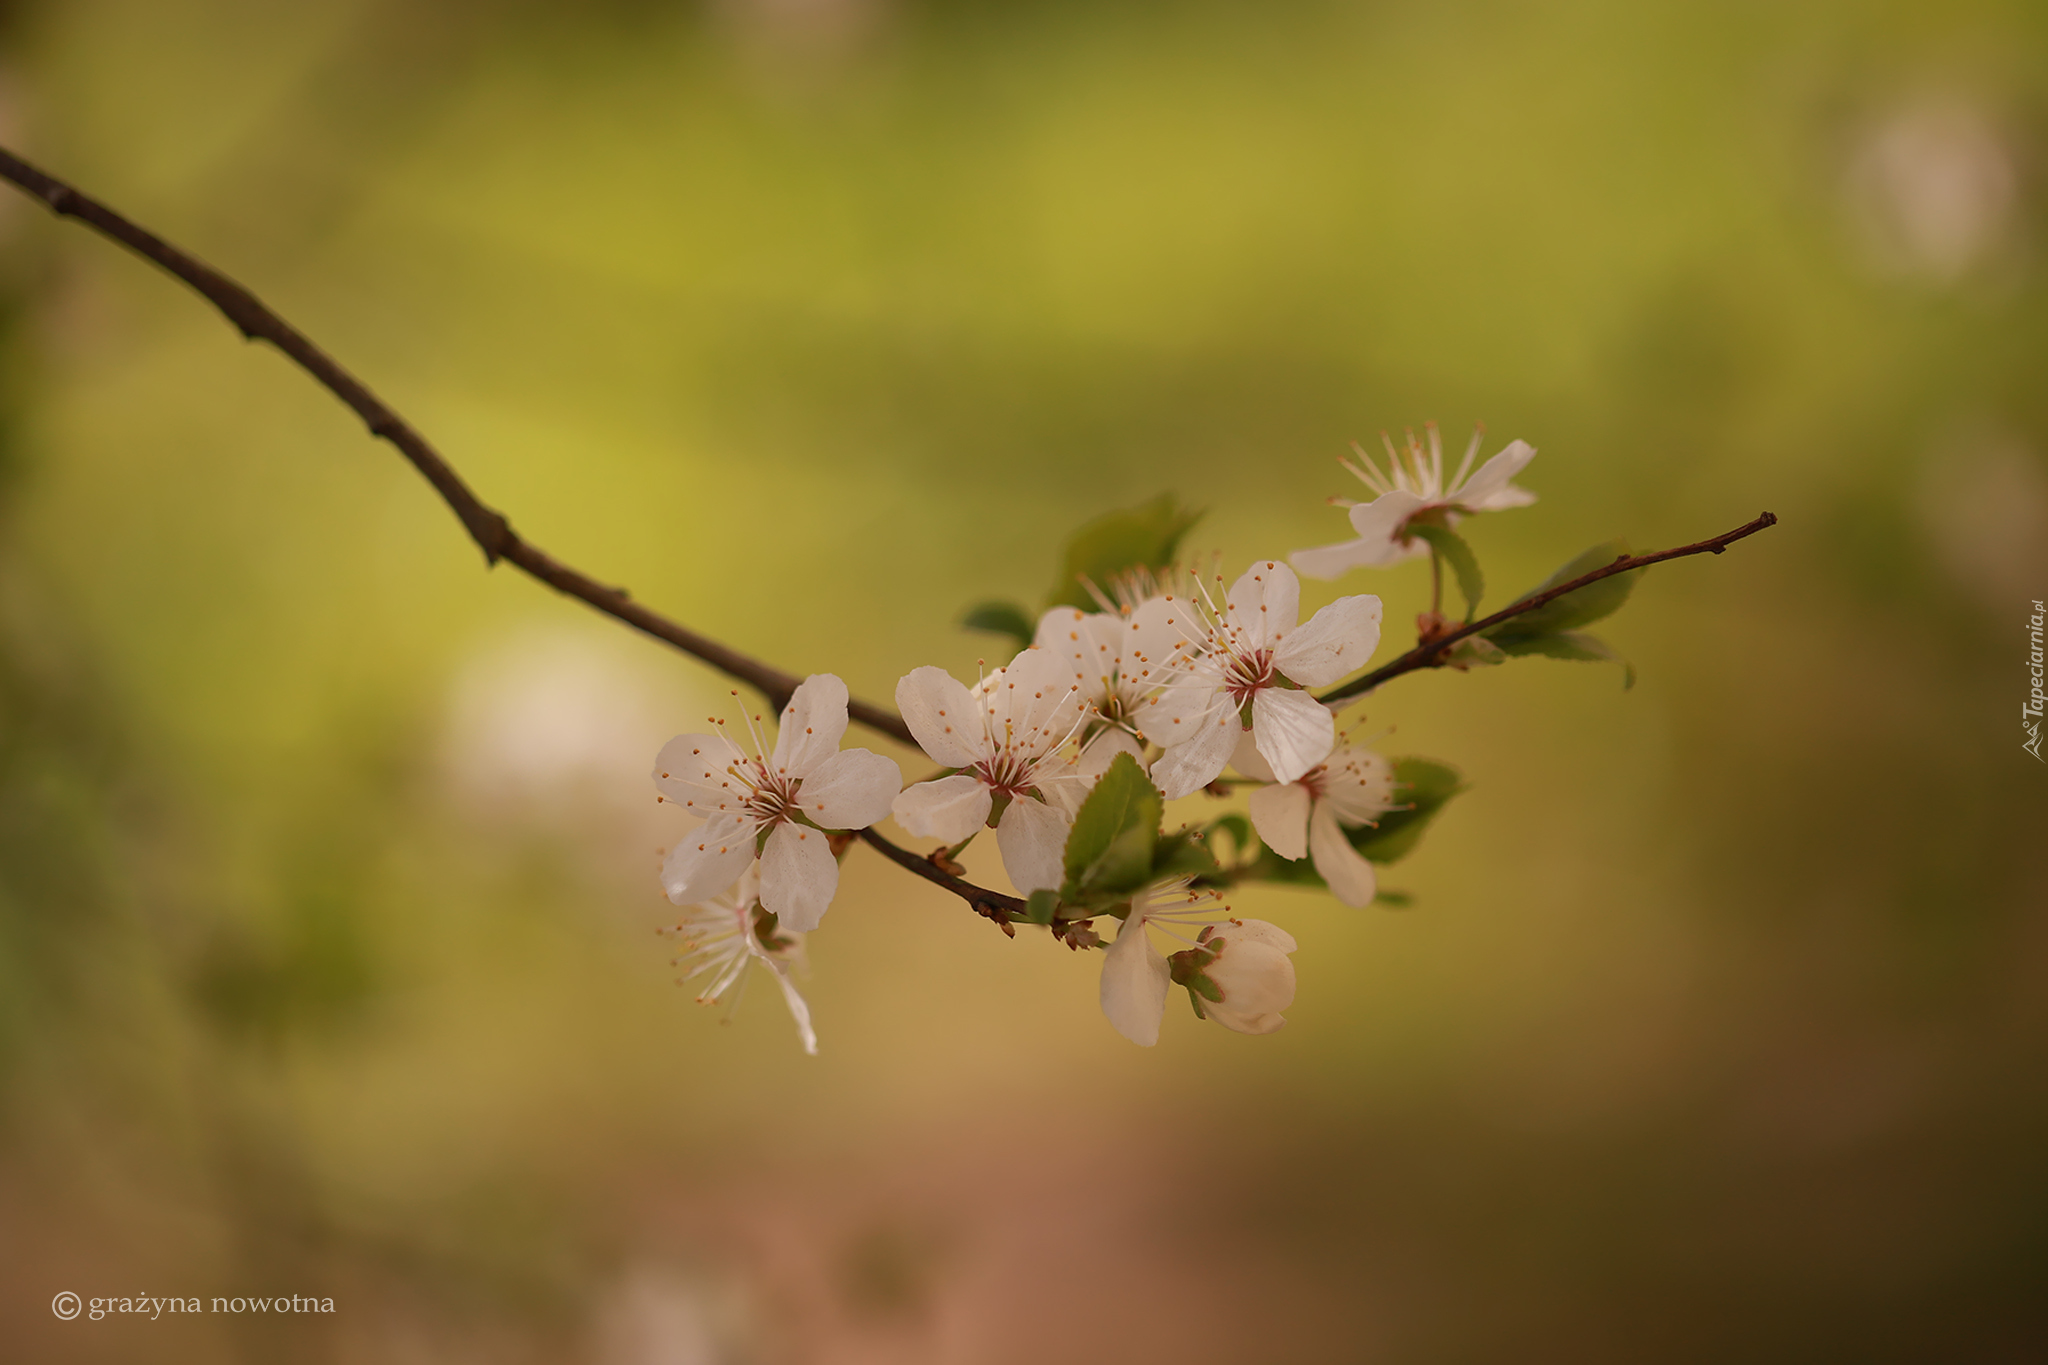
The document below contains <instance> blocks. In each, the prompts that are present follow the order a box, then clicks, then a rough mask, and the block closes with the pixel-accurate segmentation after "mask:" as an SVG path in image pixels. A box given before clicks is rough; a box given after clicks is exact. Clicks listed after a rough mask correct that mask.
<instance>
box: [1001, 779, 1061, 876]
mask: <svg viewBox="0 0 2048 1365" xmlns="http://www.w3.org/2000/svg"><path fill="white" fill-rule="evenodd" d="M1068 828H1069V821H1068V818H1067V817H1066V816H1065V815H1063V814H1061V813H1060V812H1059V811H1058V810H1055V809H1054V808H1053V807H1051V806H1048V805H1046V804H1045V803H1044V802H1043V801H1034V800H1032V799H1031V798H1030V797H1028V796H1020V797H1018V798H1017V799H1016V800H1014V801H1012V802H1010V805H1009V808H1008V809H1007V810H1005V811H1004V812H1003V818H1002V819H1000V820H998V821H996V847H998V848H1000V849H1001V850H1002V851H1003V871H1005V872H1007V873H1009V874H1010V881H1011V883H1012V884H1013V885H1014V886H1016V888H1017V889H1018V890H1019V891H1021V892H1023V893H1024V894H1025V895H1027V896H1028V895H1030V894H1031V893H1032V892H1034V891H1042V890H1057V889H1058V887H1059V884H1060V883H1061V882H1062V881H1063V880H1065V878H1066V869H1065V866H1064V864H1063V861H1062V860H1063V858H1064V856H1065V854H1066V848H1067V830H1068Z"/></svg>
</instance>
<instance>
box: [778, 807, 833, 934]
mask: <svg viewBox="0 0 2048 1365" xmlns="http://www.w3.org/2000/svg"><path fill="white" fill-rule="evenodd" d="M838 889H839V860H838V859H837V858H835V857H833V856H832V850H831V849H830V848H829V847H828V846H827V845H826V842H825V832H824V831H823V830H817V829H812V828H810V827H809V826H808V825H799V824H794V823H792V822H790V821H787V820H785V821H783V822H782V823H781V824H779V825H777V826H776V827H775V832H774V833H772V834H770V835H769V836H768V846H767V847H766V848H764V849H762V850H761V908H762V909H763V910H767V911H770V912H772V913H773V914H774V916H775V919H776V922H777V923H778V924H786V925H788V926H789V927H790V928H791V929H792V930H794V931H796V932H797V933H799V934H808V933H809V932H811V930H813V929H815V928H817V927H818V921H819V920H821V919H823V918H824V917H825V911H826V910H827V909H829V908H830V907H831V905H832V893H833V892H835V891H837V890H838Z"/></svg>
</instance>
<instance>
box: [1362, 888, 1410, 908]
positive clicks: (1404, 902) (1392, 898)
mask: <svg viewBox="0 0 2048 1365" xmlns="http://www.w3.org/2000/svg"><path fill="white" fill-rule="evenodd" d="M1372 903H1373V904H1374V905H1384V906H1386V907H1387V908H1388V909H1389V910H1406V909H1407V908H1408V907H1409V906H1411V905H1413V904H1415V897H1413V896H1411V895H1409V894H1408V893H1407V892H1406V891H1382V892H1380V893H1379V894H1377V895H1375V896H1374V897H1373V898H1372Z"/></svg>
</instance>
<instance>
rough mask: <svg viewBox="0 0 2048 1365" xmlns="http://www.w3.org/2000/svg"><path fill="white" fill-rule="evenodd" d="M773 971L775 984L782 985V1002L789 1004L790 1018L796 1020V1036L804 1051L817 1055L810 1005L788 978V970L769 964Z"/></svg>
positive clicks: (816, 1036)
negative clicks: (801, 1041) (802, 1044)
mask: <svg viewBox="0 0 2048 1365" xmlns="http://www.w3.org/2000/svg"><path fill="white" fill-rule="evenodd" d="M770 966H771V970H773V971H774V973H775V984H776V985H778V986H780V987H782V1002H783V1003H784V1004H786V1005H788V1006H789V1015H790V1018H792V1019H794V1020H796V1036H797V1037H799V1038H801V1039H803V1043H804V1051H805V1052H808V1053H809V1054H810V1055H811V1056H813V1057H815V1056H817V1055H818V1031H817V1030H816V1029H814V1028H812V1027H811V1007H810V1004H809V1002H807V1001H806V1000H805V999H804V998H803V995H802V993H800V992H799V991H798V990H797V988H796V983H795V982H794V981H791V980H790V979H789V972H788V970H787V969H785V968H783V967H781V966H780V965H776V964H770Z"/></svg>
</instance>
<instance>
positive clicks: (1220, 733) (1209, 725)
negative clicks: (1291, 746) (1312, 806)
mask: <svg viewBox="0 0 2048 1365" xmlns="http://www.w3.org/2000/svg"><path fill="white" fill-rule="evenodd" d="M1272 690H1273V689H1271V688H1267V689H1266V690H1265V691H1262V692H1260V693H1259V695H1260V696H1262V697H1263V696H1265V695H1266V692H1270V691H1272ZM1293 695H1296V696H1299V695H1300V693H1295V694H1293ZM1324 714H1325V715H1328V714H1329V713H1328V712H1324ZM1242 729H1243V727H1241V726H1240V725H1239V724H1238V723H1237V713H1236V712H1235V711H1232V710H1229V709H1228V708H1225V707H1221V706H1219V707H1217V708H1216V709H1215V710H1214V711H1213V712H1211V713H1210V715H1209V716H1208V718H1207V719H1205V720H1203V721H1201V722H1200V728H1199V729H1196V730H1195V733H1194V736H1193V737H1192V738H1190V739H1189V740H1187V741H1186V742H1185V743H1182V744H1176V745H1174V746H1173V747H1171V748H1169V749H1168V750H1167V751H1166V752H1165V753H1163V754H1161V755H1160V756H1159V757H1158V758H1156V759H1154V760H1153V762H1152V785H1153V786H1155V787H1157V788H1159V792H1160V794H1161V795H1162V796H1164V797H1165V798H1166V799H1167V800H1169V801H1172V800H1175V799H1177V798H1179V797H1183V796H1186V795H1188V794H1189V793H1191V792H1198V791H1200V790H1201V789H1202V788H1204V787H1206V786H1208V785H1209V784H1210V783H1211V782H1214V781H1215V780H1216V778H1217V777H1218V776H1219V775H1220V774H1221V773H1222V771H1223V765H1224V764H1226V763H1228V762H1229V761H1230V751H1231V749H1233V748H1234V747H1235V746H1236V744H1237V737H1238V735H1239V734H1240V733H1242ZM1334 729H1335V726H1334V723H1333V724H1332V731H1333V732H1334ZM1309 766H1310V767H1314V766H1315V765H1314V764H1313V763H1311V764H1310V765H1309ZM1307 770H1308V769H1306V768H1304V769H1303V770H1302V771H1303V772H1306V771H1307ZM1295 776H1296V777H1299V776H1301V773H1296V774H1295Z"/></svg>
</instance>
